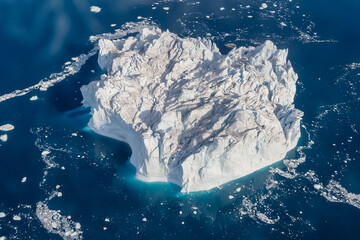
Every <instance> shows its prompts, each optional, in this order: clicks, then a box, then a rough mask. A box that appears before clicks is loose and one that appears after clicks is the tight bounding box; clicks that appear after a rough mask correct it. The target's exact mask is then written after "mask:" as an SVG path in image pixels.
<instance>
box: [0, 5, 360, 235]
mask: <svg viewBox="0 0 360 240" xmlns="http://www.w3.org/2000/svg"><path fill="white" fill-rule="evenodd" d="M264 3H265V4H264ZM93 5H94V6H98V7H100V8H101V11H100V12H98V13H94V12H91V11H90V6H93ZM359 12H360V1H359V0H347V1H335V0H302V1H300V0H292V1H291V0H286V1H285V0H283V1H282V0H266V1H257V0H231V1H230V0H216V1H215V0H212V1H205V0H200V1H192V0H183V1H175V0H174V1H165V0H164V1H145V0H135V1H134V0H132V1H130V0H116V1H115V0H102V1H95V0H94V1H90V0H37V1H25V0H12V1H10V0H2V1H0V46H1V58H0V73H1V75H0V79H1V88H0V96H4V95H5V94H8V93H11V92H13V91H14V90H22V89H24V88H27V87H31V86H33V85H35V84H37V83H38V82H39V81H41V80H43V81H47V80H49V79H50V80H51V79H54V78H56V76H54V75H52V76H50V75H51V74H53V73H60V74H59V76H62V75H63V73H64V71H65V70H66V69H64V67H63V66H64V64H65V63H66V62H68V61H70V62H72V60H71V58H73V57H77V56H80V55H81V54H87V53H88V52H89V51H90V50H91V49H93V47H94V46H93V44H92V43H91V42H90V41H89V37H90V36H92V35H96V34H101V33H107V32H114V30H115V29H117V28H120V27H121V25H122V24H124V23H126V22H134V21H135V22H136V21H141V20H142V19H144V18H146V19H148V20H151V21H153V22H154V23H155V24H157V25H159V26H160V27H161V29H163V30H166V29H169V31H171V32H174V33H176V34H178V35H180V36H182V37H187V36H191V37H206V38H209V39H212V40H213V41H214V42H215V43H216V44H217V45H218V47H219V48H220V50H221V52H222V53H223V54H226V53H227V52H229V51H230V49H229V48H226V47H225V45H224V44H226V43H235V44H236V46H238V47H239V46H256V45H259V44H261V43H263V42H264V41H265V40H267V39H269V40H272V41H273V42H274V43H275V44H276V45H277V46H278V47H279V48H288V49H289V57H288V58H289V60H290V61H291V63H292V65H293V67H294V70H295V72H296V73H297V74H298V75H299V80H298V85H297V93H296V99H295V106H296V108H298V109H300V110H302V111H303V112H304V117H303V121H302V137H301V139H300V141H299V143H298V147H297V148H296V149H294V150H293V151H291V152H289V154H288V156H287V158H286V159H285V160H284V161H280V162H278V163H276V164H274V165H272V166H269V167H267V168H265V169H262V170H260V171H257V172H255V173H253V174H251V175H249V176H246V177H244V178H241V179H238V180H235V181H232V182H230V183H227V184H224V185H223V186H221V187H218V188H216V189H213V190H211V191H208V192H201V193H191V194H182V193H180V191H179V190H180V188H179V187H178V186H176V185H173V184H168V183H151V184H149V183H143V182H141V181H138V180H137V179H135V177H134V175H135V168H134V167H133V166H132V165H131V164H130V163H129V157H130V156H131V151H132V150H131V149H130V148H129V146H128V145H127V144H126V143H122V142H118V141H115V140H112V139H109V138H106V137H103V136H99V135H97V134H95V133H94V132H92V131H90V130H89V129H88V128H87V122H88V120H89V119H90V114H89V109H86V108H83V107H82V104H81V101H82V96H81V93H80V87H81V86H82V85H84V84H88V83H89V82H91V81H93V80H97V79H99V77H100V75H101V74H102V73H103V72H102V71H101V69H100V68H99V67H98V65H97V59H96V57H97V56H96V55H95V56H92V57H90V58H89V59H88V60H87V61H86V63H85V64H84V65H83V66H82V67H81V69H80V70H79V72H78V73H76V74H73V75H71V74H69V75H70V76H68V77H66V78H65V77H64V80H63V81H61V82H59V83H57V84H55V85H54V86H52V87H49V88H47V89H43V90H46V91H40V90H38V89H35V90H33V91H30V92H29V93H28V94H27V95H23V96H18V97H17V95H21V94H18V93H24V92H21V91H19V92H18V93H15V94H13V95H11V96H10V95H7V96H10V97H8V98H7V99H6V100H3V101H1V102H0V126H1V125H3V124H12V125H14V126H15V129H14V130H12V131H9V132H0V135H2V134H7V136H8V139H7V141H5V142H2V141H0V240H4V239H21V240H23V239H37V240H38V239H156V240H158V239H253V240H255V239H256V240H258V239H360V229H359V226H360V153H359V150H360V135H359V132H360V18H359ZM112 24H116V26H114V25H112ZM57 76H58V75H57ZM35 96H37V99H36V100H34V101H30V98H31V97H35ZM0 99H1V97H0ZM33 99H35V98H33ZM134 151H136V150H134Z"/></svg>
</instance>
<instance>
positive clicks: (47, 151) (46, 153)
mask: <svg viewBox="0 0 360 240" xmlns="http://www.w3.org/2000/svg"><path fill="white" fill-rule="evenodd" d="M49 154H50V151H49V150H45V151H43V152H42V153H41V155H42V156H46V155H49Z"/></svg>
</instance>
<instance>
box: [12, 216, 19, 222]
mask: <svg viewBox="0 0 360 240" xmlns="http://www.w3.org/2000/svg"><path fill="white" fill-rule="evenodd" d="M13 220H14V221H20V220H21V217H20V216H19V215H14V216H13Z"/></svg>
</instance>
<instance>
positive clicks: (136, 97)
mask: <svg viewBox="0 0 360 240" xmlns="http://www.w3.org/2000/svg"><path fill="white" fill-rule="evenodd" d="M134 26H135V25H134ZM134 26H129V28H130V29H131V27H134ZM134 29H136V30H137V31H138V33H137V34H136V35H135V36H134V35H132V36H126V34H127V31H125V30H124V32H121V31H119V32H117V33H115V34H113V35H111V34H108V35H100V36H97V37H94V38H92V40H93V41H94V42H97V43H98V47H99V58H98V62H99V65H100V67H101V68H102V69H103V70H105V71H106V72H107V74H104V75H103V76H102V78H101V80H100V81H95V82H92V83H90V84H89V85H87V86H83V87H82V89H81V90H82V94H83V96H84V101H83V103H84V105H85V106H90V107H91V109H92V111H91V114H92V118H91V120H90V122H89V127H90V128H91V129H93V130H94V131H95V132H97V133H99V134H102V135H105V136H108V137H112V138H115V139H118V140H122V141H125V142H127V143H129V145H130V146H131V148H132V152H133V154H132V156H131V159H130V161H131V163H132V164H133V165H134V166H135V167H136V169H137V174H136V176H137V178H139V179H141V180H144V181H164V182H172V183H175V184H177V185H179V186H181V187H182V191H183V192H192V191H203V190H208V189H211V188H214V187H216V186H219V185H221V184H223V183H226V182H228V181H231V180H234V179H237V178H240V177H242V176H245V175H248V174H250V173H252V172H254V171H256V170H259V169H261V168H263V167H266V166H268V165H270V164H273V163H274V162H276V161H279V160H282V159H283V158H284V157H285V155H286V153H287V152H288V151H289V150H291V149H292V148H294V147H295V146H296V144H297V141H298V139H299V137H300V119H301V117H302V115H303V113H302V112H301V111H299V110H297V109H295V108H294V106H293V101H294V96H295V92H296V81H297V75H296V73H295V72H294V71H293V68H292V66H291V64H290V62H288V61H287V59H286V58H287V50H278V49H277V48H276V46H275V45H274V44H273V43H272V42H271V41H266V42H265V43H264V44H262V45H260V46H258V47H256V48H254V47H248V48H245V47H240V48H234V49H233V50H232V51H230V52H229V53H228V54H227V55H222V54H221V53H220V52H219V49H218V48H217V46H216V45H215V44H214V43H212V42H211V41H210V40H207V39H202V38H197V39H194V38H180V37H178V36H177V35H175V34H173V33H170V32H168V31H165V32H162V31H161V30H160V29H159V28H158V27H156V26H151V25H143V26H140V27H139V26H135V28H134ZM133 32H134V31H133Z"/></svg>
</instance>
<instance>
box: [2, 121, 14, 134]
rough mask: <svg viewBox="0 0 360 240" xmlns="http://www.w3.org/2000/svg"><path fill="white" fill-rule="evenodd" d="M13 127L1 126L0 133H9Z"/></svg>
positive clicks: (8, 125) (9, 125)
mask: <svg viewBox="0 0 360 240" xmlns="http://www.w3.org/2000/svg"><path fill="white" fill-rule="evenodd" d="M14 128H15V127H14V125H11V124H9V123H8V124H4V125H2V126H0V131H4V132H7V131H11V130H14Z"/></svg>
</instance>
